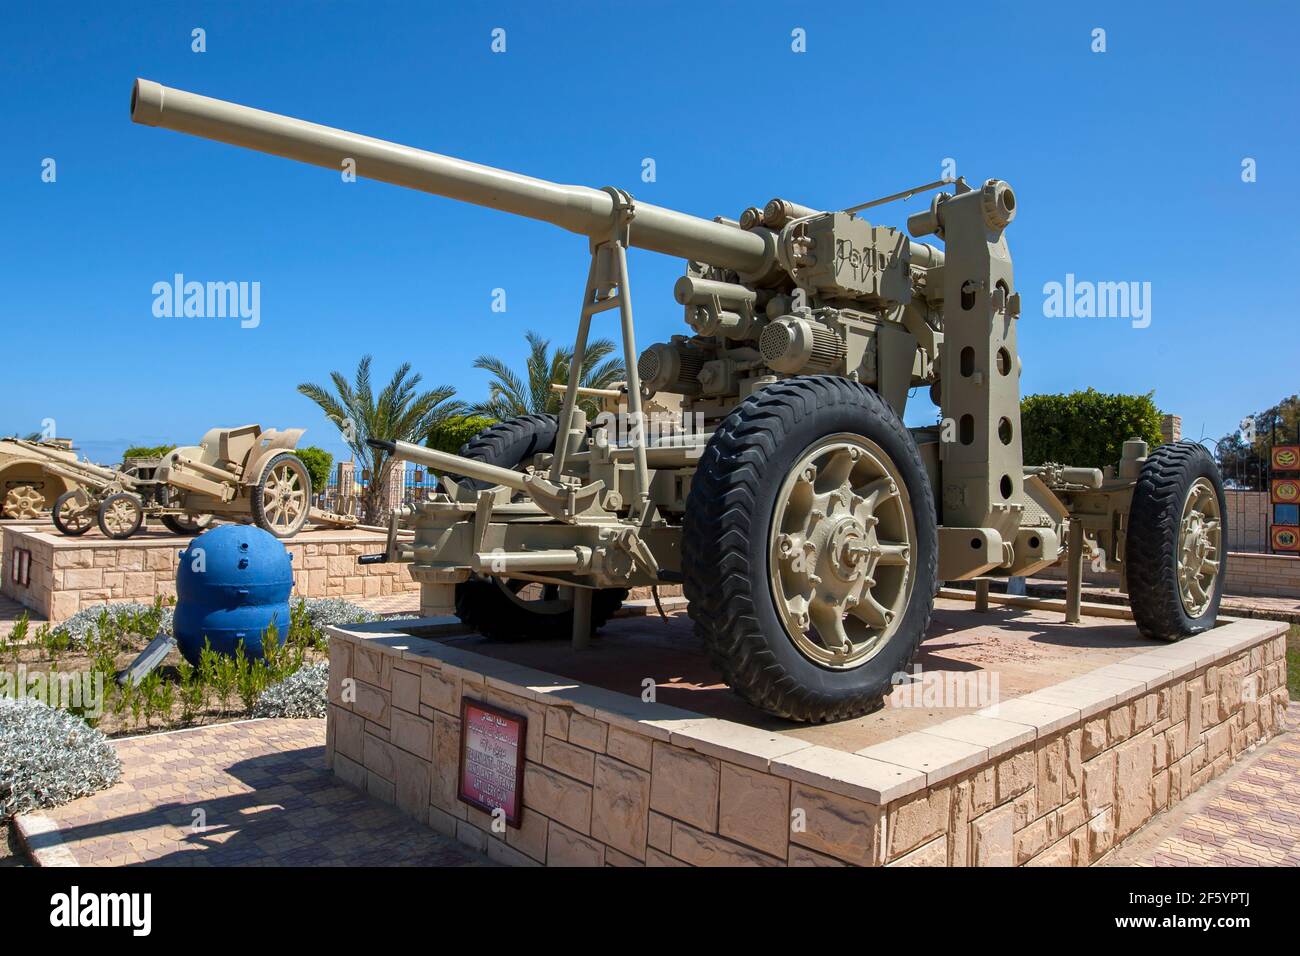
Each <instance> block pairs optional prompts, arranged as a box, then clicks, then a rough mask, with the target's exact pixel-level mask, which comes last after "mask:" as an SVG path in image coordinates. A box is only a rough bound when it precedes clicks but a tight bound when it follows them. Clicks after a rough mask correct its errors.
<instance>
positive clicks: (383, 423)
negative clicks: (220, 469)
mask: <svg viewBox="0 0 1300 956" xmlns="http://www.w3.org/2000/svg"><path fill="white" fill-rule="evenodd" d="M370 363H371V356H369V355H365V356H362V358H361V361H360V362H358V363H357V371H356V374H355V376H354V377H353V381H351V382H349V381H348V380H347V379H346V378H344V377H343V374H342V373H341V372H330V380H331V382H333V384H334V392H333V393H331V392H330V391H329V390H328V389H327V388H325V387H324V386H321V385H314V384H311V383H310V382H305V383H303V384H301V385H299V386H298V391H299V392H301V393H302V394H303V395H306V396H307V397H308V398H310V399H311V400H312V401H313V402H315V403H316V404H317V405H319V406H320V408H321V411H323V412H324V413H325V415H326V417H328V418H329V419H330V420H331V421H333V422H334V423H335V424H336V425H338V426H339V430H340V431H341V432H342V433H343V441H344V442H345V443H346V444H347V446H348V447H349V448H351V449H352V453H353V455H354V456H355V457H356V460H357V461H358V462H360V463H361V467H362V468H363V469H365V470H368V471H369V472H370V480H369V481H367V482H366V484H365V487H364V488H363V489H362V492H361V512H362V517H363V520H364V521H365V522H366V523H367V524H375V523H377V522H378V521H379V520H380V518H381V516H382V514H383V510H384V507H383V493H384V489H385V488H386V487H387V485H388V477H389V473H390V472H391V471H392V469H393V466H394V465H396V464H397V459H395V458H393V457H392V456H391V455H389V454H388V453H387V452H385V451H382V450H380V449H378V448H372V447H370V446H369V445H367V444H366V440H367V439H371V438H374V439H378V440H380V441H405V442H413V443H420V442H423V441H424V440H425V439H426V438H427V437H428V436H429V435H430V434H431V433H432V432H433V430H434V429H435V428H436V427H437V426H438V425H439V424H441V423H442V422H443V421H444V420H445V419H446V418H448V417H450V416H453V415H462V414H464V411H465V406H464V403H463V402H458V401H452V396H453V395H455V394H456V390H455V389H454V388H452V387H451V386H448V385H440V386H438V387H437V388H433V389H429V390H428V391H418V386H419V384H420V382H421V380H422V379H421V376H420V375H418V374H416V375H412V374H411V363H409V362H405V363H403V364H402V365H401V367H399V368H398V369H397V371H396V372H394V373H393V377H392V378H391V379H389V381H388V384H387V385H385V386H384V387H383V389H381V390H380V392H379V393H378V394H375V392H374V391H373V389H372V388H371V385H370Z"/></svg>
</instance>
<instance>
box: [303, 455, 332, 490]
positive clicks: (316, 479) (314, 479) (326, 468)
mask: <svg viewBox="0 0 1300 956" xmlns="http://www.w3.org/2000/svg"><path fill="white" fill-rule="evenodd" d="M294 454H295V455H297V456H298V457H299V458H300V459H301V460H302V463H303V464H304V465H306V466H307V474H309V475H311V490H312V492H313V493H314V494H320V493H321V492H322V491H324V490H325V486H326V485H327V484H329V480H330V468H331V467H333V465H334V456H333V455H331V454H330V453H329V452H327V451H326V450H325V449H324V448H317V447H316V446H315V445H308V446H307V447H306V448H299V449H297V450H296V451H295V452H294Z"/></svg>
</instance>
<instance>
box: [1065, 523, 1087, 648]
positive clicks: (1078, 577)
mask: <svg viewBox="0 0 1300 956" xmlns="http://www.w3.org/2000/svg"><path fill="white" fill-rule="evenodd" d="M1068 548H1069V550H1068V552H1067V555H1066V564H1065V570H1066V575H1065V622H1066V623H1067V624H1078V623H1079V617H1080V616H1081V612H1082V610H1083V608H1082V604H1083V548H1084V541H1083V522H1082V521H1080V520H1079V519H1078V518H1071V519H1070V538H1069V542H1068Z"/></svg>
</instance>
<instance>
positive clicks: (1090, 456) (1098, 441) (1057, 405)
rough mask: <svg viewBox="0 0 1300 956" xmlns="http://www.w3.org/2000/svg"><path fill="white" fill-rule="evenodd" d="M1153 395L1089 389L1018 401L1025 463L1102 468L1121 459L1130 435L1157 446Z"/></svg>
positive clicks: (1157, 419)
mask: <svg viewBox="0 0 1300 956" xmlns="http://www.w3.org/2000/svg"><path fill="white" fill-rule="evenodd" d="M1154 395H1155V393H1154V392H1148V393H1147V394H1145V395H1107V394H1104V393H1102V392H1099V391H1097V390H1096V389H1094V388H1090V389H1088V390H1087V391H1084V392H1071V393H1070V394H1068V395H1028V396H1026V397H1025V398H1023V399H1022V400H1021V402H1020V432H1021V436H1022V440H1023V445H1024V452H1025V464H1026V465H1042V464H1045V463H1046V462H1056V463H1057V464H1062V465H1076V466H1080V467H1084V468H1101V467H1104V466H1106V465H1113V464H1115V463H1116V462H1118V461H1119V459H1120V455H1121V454H1122V452H1123V446H1124V442H1126V441H1127V440H1129V439H1130V438H1141V439H1144V440H1145V441H1146V442H1147V443H1148V444H1149V445H1151V447H1152V448H1154V447H1155V446H1156V445H1159V444H1160V443H1161V441H1162V439H1161V437H1160V418H1161V413H1160V409H1158V408H1156V404H1155V401H1154V398H1153V396H1154Z"/></svg>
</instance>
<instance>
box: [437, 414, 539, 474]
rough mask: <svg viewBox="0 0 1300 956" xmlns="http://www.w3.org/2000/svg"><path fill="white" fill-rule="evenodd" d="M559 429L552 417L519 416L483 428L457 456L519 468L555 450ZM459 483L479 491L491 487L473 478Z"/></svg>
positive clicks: (501, 466) (504, 466)
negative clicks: (535, 456) (540, 455)
mask: <svg viewBox="0 0 1300 956" xmlns="http://www.w3.org/2000/svg"><path fill="white" fill-rule="evenodd" d="M558 430H559V425H558V422H557V419H556V417H555V416H554V415H521V416H520V417H519V418H511V419H509V420H508V421H504V422H497V423H496V424H495V425H489V426H488V427H487V428H485V429H483V431H481V432H479V433H478V434H477V435H475V436H474V437H473V438H471V439H470V440H469V441H467V442H466V443H465V444H464V445H462V446H461V449H460V456H461V457H462V458H470V459H473V460H474V461H481V462H484V463H485V464H489V465H497V466H498V467H500V468H518V467H519V466H520V465H521V464H522V463H523V462H525V461H527V460H528V459H530V458H532V457H533V456H534V455H538V454H541V453H543V452H549V451H552V450H554V448H555V435H556V432H557V431H558ZM460 483H461V484H466V483H468V485H469V487H471V488H474V489H475V490H478V491H482V490H483V489H484V488H489V487H491V482H487V481H479V480H476V479H462V480H461V481H460Z"/></svg>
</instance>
